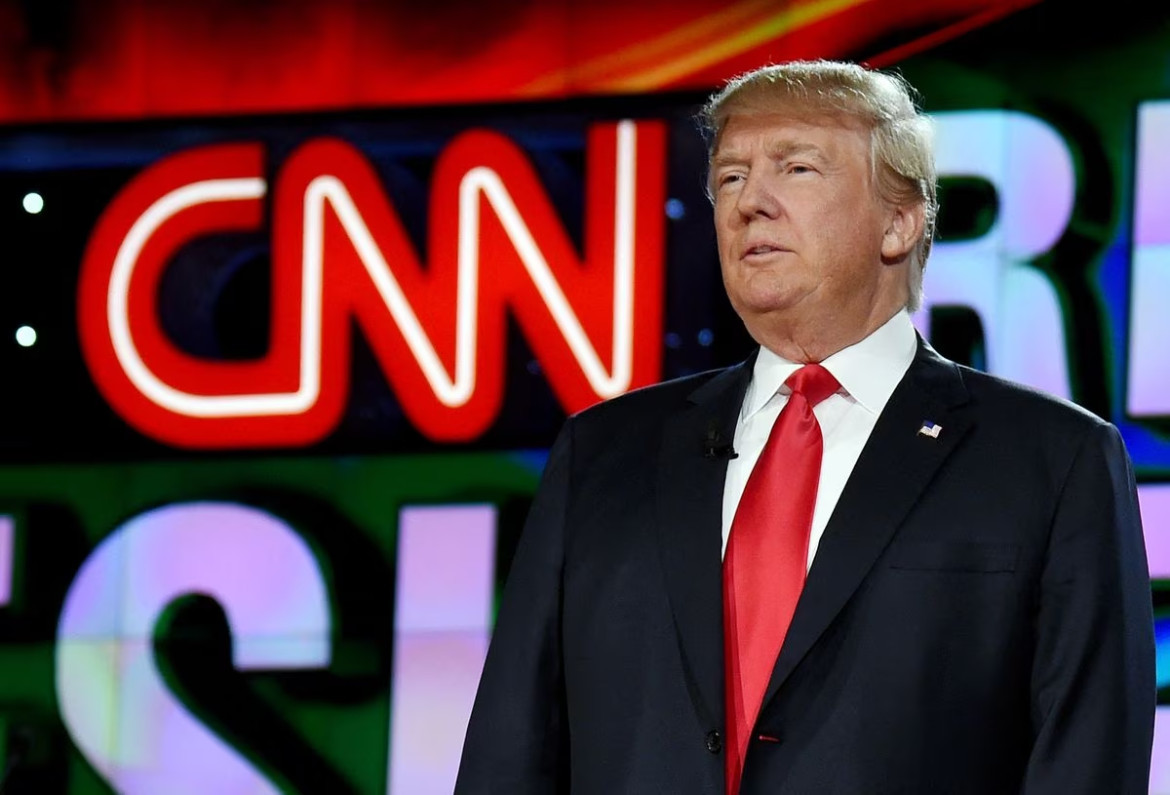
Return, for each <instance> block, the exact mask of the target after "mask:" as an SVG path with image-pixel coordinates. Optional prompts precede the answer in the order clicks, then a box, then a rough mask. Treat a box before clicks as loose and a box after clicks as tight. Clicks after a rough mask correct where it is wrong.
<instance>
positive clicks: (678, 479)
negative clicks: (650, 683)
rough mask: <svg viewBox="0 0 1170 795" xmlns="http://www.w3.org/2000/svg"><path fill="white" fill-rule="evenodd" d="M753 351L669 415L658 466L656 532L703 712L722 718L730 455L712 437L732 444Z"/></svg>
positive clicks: (711, 720)
mask: <svg viewBox="0 0 1170 795" xmlns="http://www.w3.org/2000/svg"><path fill="white" fill-rule="evenodd" d="M753 361H754V356H753V357H752V359H749V360H748V361H747V362H745V363H744V364H740V365H738V366H736V367H732V368H729V369H728V370H725V371H724V372H722V373H720V374H719V375H717V376H715V377H714V378H712V379H711V380H710V381H707V382H706V383H705V384H703V385H702V386H701V387H699V388H698V389H697V390H696V391H695V392H693V393H692V394H691V395H690V396H689V398H688V405H687V406H686V408H684V409H683V410H681V411H680V412H678V413H677V414H675V415H673V416H672V417H669V418H668V419H667V420H666V424H665V429H664V430H665V432H664V434H663V441H662V447H661V449H660V451H659V459H658V467H657V479H658V480H657V483H656V494H657V515H658V523H657V532H658V546H659V550H660V553H661V560H662V567H663V571H664V574H665V579H666V587H667V591H668V592H669V597H670V604H671V609H672V611H673V613H674V621H675V628H676V631H677V635H678V639H679V647H680V650H681V652H682V656H683V666H684V668H685V673H686V675H687V686H688V688H689V689H690V690H691V698H692V699H693V700H694V701H695V704H696V708H697V709H698V710H699V712H700V716H701V717H702V718H703V719H704V720H706V721H707V722H708V725H710V726H721V725H722V722H723V721H722V716H723V585H722V551H721V550H722V531H721V528H722V521H723V520H722V513H723V481H724V476H725V475H726V472H727V459H726V457H724V456H713V455H708V454H707V453H706V451H705V448H707V447H708V446H710V445H709V443H708V440H713V441H717V442H718V444H723V445H728V447H730V444H731V442H732V440H733V439H734V438H735V425H736V420H737V418H738V413H739V408H740V405H741V404H742V403H743V396H744V392H745V391H746V389H747V385H748V381H749V380H750V378H751V371H752V362H753Z"/></svg>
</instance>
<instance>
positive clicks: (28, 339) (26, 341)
mask: <svg viewBox="0 0 1170 795" xmlns="http://www.w3.org/2000/svg"><path fill="white" fill-rule="evenodd" d="M16 341H17V342H18V343H19V344H20V345H22V346H24V347H25V348H29V347H32V345H33V344H34V343H36V341H37V332H36V329H34V328H33V327H32V326H21V327H20V328H18V329H17V330H16Z"/></svg>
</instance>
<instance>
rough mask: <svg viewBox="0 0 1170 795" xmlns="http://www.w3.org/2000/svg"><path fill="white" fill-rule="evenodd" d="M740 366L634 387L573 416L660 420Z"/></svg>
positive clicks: (597, 420)
mask: <svg viewBox="0 0 1170 795" xmlns="http://www.w3.org/2000/svg"><path fill="white" fill-rule="evenodd" d="M740 366H742V365H733V366H731V367H723V368H718V369H714V370H706V371H704V372H701V373H695V374H693V375H686V376H682V377H679V378H673V379H671V380H669V381H660V382H659V383H656V384H651V385H649V386H643V387H639V388H637V389H632V390H630V391H629V392H625V393H623V394H621V395H618V396H617V397H613V398H610V399H608V400H605V401H602V402H601V403H596V404H594V405H593V406H590V407H589V408H587V409H584V410H582V411H579V412H577V413H576V414H574V415H573V418H572V419H573V421H574V422H575V423H577V424H578V425H583V426H588V427H592V426H596V425H608V424H609V423H613V422H623V423H628V422H636V421H639V420H642V419H646V420H652V421H660V420H661V419H662V418H664V417H666V416H669V415H670V414H671V413H673V412H674V411H676V410H681V409H684V408H686V406H687V405H688V404H689V403H690V402H691V399H692V396H693V395H694V394H695V393H696V392H697V391H699V390H700V389H702V388H703V387H704V386H706V385H708V384H710V383H711V382H712V381H714V380H716V379H719V378H725V377H727V376H729V375H731V374H732V371H734V370H736V369H737V367H740Z"/></svg>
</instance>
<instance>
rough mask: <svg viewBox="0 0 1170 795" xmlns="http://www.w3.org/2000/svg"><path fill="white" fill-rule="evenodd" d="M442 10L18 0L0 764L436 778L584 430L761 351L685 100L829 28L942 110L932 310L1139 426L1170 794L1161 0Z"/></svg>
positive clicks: (359, 780)
mask: <svg viewBox="0 0 1170 795" xmlns="http://www.w3.org/2000/svg"><path fill="white" fill-rule="evenodd" d="M417 7H418V4H415V3H391V2H384V3H372V2H363V0H344V1H343V0H335V1H334V2H326V1H325V0H293V1H292V2H283V3H247V4H240V3H233V2H229V0H218V1H216V2H207V1H206V0H204V2H198V3H196V2H192V1H188V0H183V1H182V2H173V3H167V4H159V3H150V2H147V0H109V1H108V2H98V0H88V1H87V0H53V1H52V2H45V1H38V0H25V1H24V2H17V0H0V232H2V236H0V239H3V241H4V246H3V250H2V253H0V262H3V264H4V275H5V277H6V281H5V284H4V288H3V289H2V290H0V372H2V373H3V375H4V378H3V389H0V763H2V764H3V767H2V768H0V780H6V781H7V784H6V785H0V787H2V786H7V787H8V788H9V789H8V790H7V791H11V792H37V793H67V794H68V795H88V794H90V793H133V794H134V795H138V794H140V793H141V794H142V795H147V794H148V793H149V794H154V793H160V792H168V793H231V794H235V793H240V794H241V795H242V794H243V793H277V792H282V793H319V792H329V793H353V794H354V795H359V794H360V795H382V793H393V794H394V795H428V794H429V793H448V792H450V790H451V785H452V781H453V778H454V771H455V766H456V764H457V761H458V754H459V749H460V746H461V743H462V738H463V731H464V728H465V725H466V720H467V714H468V711H469V709H470V704H471V698H472V696H473V693H474V688H475V685H476V681H477V678H478V675H479V670H480V667H481V665H482V661H483V655H484V652H485V649H486V645H487V642H488V638H489V635H490V631H491V626H492V620H493V615H494V607H495V600H496V597H497V595H498V593H499V590H500V587H501V585H502V583H503V581H504V580H505V578H506V576H507V571H508V565H509V562H510V560H511V555H512V552H513V550H514V548H515V545H516V542H517V538H518V535H519V533H520V528H521V526H522V524H523V520H524V516H525V512H526V510H527V508H528V505H529V504H530V502H531V497H532V494H533V491H534V489H535V487H536V483H537V481H538V479H539V476H540V471H541V469H542V466H543V464H544V461H545V455H546V450H547V447H548V445H549V444H550V443H551V441H552V439H553V436H554V435H555V433H556V431H557V429H558V427H559V426H560V424H561V422H562V421H563V419H564V417H565V416H566V414H567V413H570V412H573V411H576V410H579V409H581V408H584V407H586V406H588V405H590V404H592V403H595V402H596V401H598V400H602V399H604V398H607V397H610V396H613V395H616V394H619V393H621V392H624V391H626V390H628V389H631V388H634V387H637V386H641V385H644V384H649V383H653V382H655V381H659V380H662V379H666V378H671V377H676V376H681V375H685V374H689V373H693V372H698V371H700V370H705V369H709V368H712V367H717V366H723V365H727V364H730V363H733V362H735V361H738V360H740V359H742V358H743V357H744V356H746V355H747V354H748V352H749V351H750V348H751V342H750V340H749V339H748V338H747V336H746V335H745V333H744V332H743V329H742V327H741V326H740V324H739V322H738V320H737V319H736V317H735V316H734V314H733V313H732V312H731V310H730V308H729V306H728V305H727V302H726V299H725V298H724V297H723V292H722V287H721V283H720V279H719V273H718V262H717V259H716V256H715V250H714V243H713V234H712V232H711V218H710V207H709V205H708V203H707V200H706V198H705V197H704V194H703V181H704V158H705V152H704V148H703V144H702V142H701V141H700V140H699V137H698V135H697V133H696V129H695V125H694V122H693V116H694V113H695V110H696V109H697V107H698V105H699V104H700V103H701V102H702V100H703V98H704V96H705V95H706V94H707V93H708V92H709V91H710V90H711V89H712V88H714V87H717V86H718V85H719V84H720V83H721V81H722V80H723V79H725V78H727V77H729V76H731V75H733V74H735V73H737V72H739V71H742V70H744V69H747V68H751V67H754V66H757V65H760V64H762V63H766V62H769V61H778V60H783V59H788V58H797V57H819V56H827V57H848V58H854V59H864V60H867V61H868V62H870V63H872V64H875V65H880V66H887V67H893V68H898V69H900V70H901V71H902V72H903V73H904V74H905V75H906V76H907V77H908V78H909V79H910V80H911V82H912V83H914V84H915V85H916V86H918V87H919V88H920V89H921V90H922V93H923V104H924V107H925V108H926V109H927V110H928V111H929V112H931V113H932V114H933V115H934V117H935V119H936V121H937V141H938V159H939V169H940V176H941V190H942V214H941V216H940V230H939V239H938V242H937V244H936V246H935V249H934V253H933V255H932V258H931V262H930V264H929V267H928V269H927V273H926V285H925V286H926V296H927V300H926V306H925V308H924V309H923V310H922V311H921V312H920V313H918V315H917V316H916V318H915V322H916V323H917V325H918V327H919V328H920V329H921V330H922V331H923V332H924V333H925V334H926V335H927V336H928V337H929V338H930V339H931V341H932V342H933V343H934V344H935V346H936V347H938V348H939V349H940V350H942V351H943V352H944V353H945V354H947V355H949V356H951V357H952V358H954V359H957V360H959V361H963V362H966V363H969V364H972V365H974V366H977V367H981V368H984V369H987V370H990V371H992V372H995V373H998V374H1000V375H1004V376H1007V377H1010V378H1014V379H1017V380H1020V381H1023V382H1025V383H1029V384H1032V385H1034V386H1037V387H1039V388H1041V389H1044V390H1047V391H1050V392H1053V393H1055V394H1058V395H1062V396H1065V397H1068V398H1070V399H1072V400H1075V401H1077V402H1078V403H1080V404H1082V405H1084V406H1085V407H1086V408H1088V409H1089V410H1091V411H1093V412H1095V413H1097V414H1099V415H1101V416H1103V417H1105V418H1107V419H1109V420H1111V421H1112V422H1114V423H1116V424H1117V425H1118V427H1119V428H1120V429H1121V430H1122V433H1123V434H1124V436H1125V440H1126V443H1127V444H1128V446H1129V449H1130V452H1131V455H1132V456H1133V459H1134V462H1135V464H1136V467H1137V472H1138V476H1139V479H1140V481H1141V482H1140V497H1141V502H1142V512H1143V519H1144V522H1145V529H1146V539H1147V544H1148V548H1149V554H1150V565H1151V573H1152V576H1153V578H1154V579H1153V582H1152V589H1153V598H1154V601H1155V607H1156V621H1157V626H1156V632H1157V635H1158V642H1159V665H1158V683H1159V686H1160V688H1162V689H1161V690H1160V691H1159V693H1160V698H1162V699H1163V700H1164V702H1165V703H1166V704H1167V706H1166V707H1164V708H1162V707H1160V708H1159V713H1158V727H1157V738H1156V747H1155V764H1154V771H1153V775H1152V781H1151V792H1153V793H1170V590H1168V589H1167V584H1168V583H1170V537H1168V532H1170V359H1168V358H1167V357H1168V354H1167V351H1170V311H1168V310H1170V303H1168V302H1170V154H1167V152H1170V149H1168V147H1167V146H1166V143H1167V141H1170V69H1168V61H1167V58H1166V52H1168V51H1170V12H1167V11H1163V10H1157V7H1156V6H1152V5H1151V6H1150V7H1149V8H1145V7H1143V4H1139V3H1138V2H1130V0H1121V2H1118V3H1113V4H1111V5H1110V6H1109V7H1107V8H1106V7H1101V8H1096V9H1092V10H1090V9H1088V8H1086V10H1085V11H1083V12H1080V13H1079V15H1078V13H1077V12H1073V11H1072V10H1071V9H1070V7H1069V6H1068V5H1067V4H1058V3H1056V2H1054V0H1048V2H993V1H992V0H984V1H983V2H977V1H975V0H951V1H950V2H927V1H926V0H924V1H923V2H915V3H906V2H895V0H868V1H865V0H811V1H810V0H805V1H802V2H776V1H775V0H771V1H770V2H764V1H763V0H743V1H740V2H733V3H722V2H715V1H714V0H672V2H669V3H668V2H657V1H650V2H642V3H629V2H622V3H617V2H579V1H578V0H562V2H554V3H544V2H541V3H537V2H524V1H523V0H513V2H506V3H481V2H470V1H467V2H452V3H447V4H444V7H443V9H442V13H441V14H439V13H430V12H424V11H420V10H417ZM1105 11H1108V12H1109V13H1108V14H1106V13H1105ZM630 476H631V477H637V476H638V473H630ZM993 496H994V495H992V497H993ZM4 777H6V778H4Z"/></svg>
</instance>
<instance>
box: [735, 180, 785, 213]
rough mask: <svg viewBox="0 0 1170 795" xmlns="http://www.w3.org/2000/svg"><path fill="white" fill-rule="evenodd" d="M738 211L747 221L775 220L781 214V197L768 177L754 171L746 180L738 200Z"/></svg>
mask: <svg viewBox="0 0 1170 795" xmlns="http://www.w3.org/2000/svg"><path fill="white" fill-rule="evenodd" d="M736 209H737V210H739V213H740V215H741V216H743V218H744V219H745V220H749V219H751V218H753V217H756V216H764V217H767V218H775V217H776V216H777V215H779V213H780V197H779V195H778V193H777V192H776V186H775V185H774V184H773V180H771V179H769V178H768V175H766V174H763V173H761V172H760V171H758V170H756V169H753V170H752V171H751V172H750V173H749V174H748V175H747V177H746V178H745V179H744V183H743V187H742V188H741V189H740V192H739V196H738V198H737V199H736Z"/></svg>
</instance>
